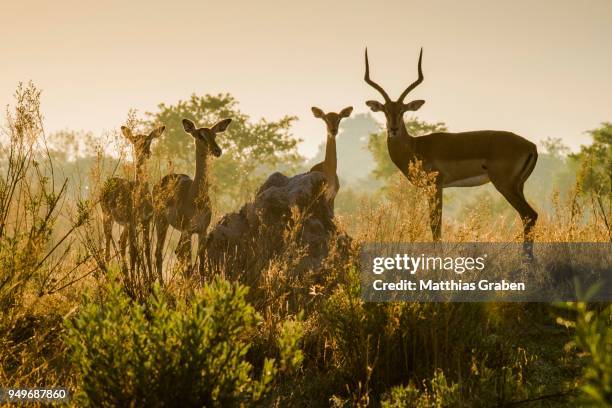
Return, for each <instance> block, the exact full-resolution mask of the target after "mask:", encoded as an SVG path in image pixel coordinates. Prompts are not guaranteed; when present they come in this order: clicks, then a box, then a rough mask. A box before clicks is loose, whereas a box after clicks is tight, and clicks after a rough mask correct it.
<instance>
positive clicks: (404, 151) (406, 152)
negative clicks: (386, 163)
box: [387, 120, 416, 175]
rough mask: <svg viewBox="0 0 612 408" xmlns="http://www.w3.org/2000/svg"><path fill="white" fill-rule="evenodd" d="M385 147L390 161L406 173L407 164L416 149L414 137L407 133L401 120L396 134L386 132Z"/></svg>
mask: <svg viewBox="0 0 612 408" xmlns="http://www.w3.org/2000/svg"><path fill="white" fill-rule="evenodd" d="M387 148H388V149H389V156H390V157H391V161H392V162H393V163H394V164H395V165H396V166H397V167H398V168H399V169H400V170H401V172H402V173H404V174H405V175H407V174H408V165H409V163H410V161H411V160H413V159H414V158H415V157H416V149H415V138H414V137H412V136H410V135H409V134H408V130H407V129H406V123H405V122H404V121H403V120H402V126H400V129H399V134H398V135H397V136H393V137H391V136H389V132H387Z"/></svg>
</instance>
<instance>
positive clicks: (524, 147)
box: [364, 48, 538, 257]
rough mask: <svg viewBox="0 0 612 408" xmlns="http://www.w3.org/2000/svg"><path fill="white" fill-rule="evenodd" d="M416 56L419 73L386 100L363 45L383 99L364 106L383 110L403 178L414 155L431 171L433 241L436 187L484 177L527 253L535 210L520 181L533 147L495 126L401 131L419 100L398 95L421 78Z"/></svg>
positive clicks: (438, 204) (438, 211) (437, 220)
mask: <svg viewBox="0 0 612 408" xmlns="http://www.w3.org/2000/svg"><path fill="white" fill-rule="evenodd" d="M422 58H423V49H422V48H421V53H420V54H419V63H418V74H419V77H418V79H417V80H416V81H414V82H413V83H412V84H411V85H409V86H408V87H407V88H406V89H405V90H404V92H402V94H401V95H400V97H399V98H398V99H397V101H392V100H391V98H389V95H388V94H387V92H385V90H384V89H383V88H382V87H381V86H380V85H378V84H377V83H376V82H374V81H372V80H371V79H370V67H369V62H368V50H367V48H366V52H365V76H364V79H365V81H366V82H367V83H368V84H369V85H371V86H372V87H373V88H374V89H376V90H377V91H378V92H380V94H381V95H382V97H383V98H384V103H380V102H378V101H367V102H366V105H368V106H369V107H370V109H371V110H372V111H373V112H384V114H385V117H386V121H387V147H388V149H389V156H391V160H392V161H393V163H394V164H395V165H396V166H397V167H398V168H399V169H400V171H401V172H402V173H403V174H404V175H405V176H406V177H408V165H409V163H410V162H412V161H415V160H420V161H421V163H422V166H423V170H425V171H427V172H431V173H434V174H436V175H437V176H436V178H435V187H436V193H435V195H434V197H431V198H430V200H429V201H430V202H429V205H430V221H431V230H432V233H433V238H434V240H439V239H440V235H441V233H442V229H441V227H442V189H443V188H445V187H472V186H479V185H482V184H485V183H488V182H489V181H490V182H491V183H493V185H494V186H495V188H496V189H497V190H498V191H499V192H500V193H501V194H502V195H503V196H504V197H505V198H506V200H508V202H509V203H510V204H511V205H512V206H513V207H514V209H515V210H516V211H517V212H518V213H519V215H520V216H521V220H522V221H523V227H524V240H525V243H526V245H525V250H526V252H527V255H528V256H529V257H531V256H532V252H531V242H533V236H532V234H531V232H532V229H533V227H534V226H535V223H536V220H537V219H538V213H536V212H535V210H534V209H533V208H532V207H531V206H530V205H529V204H528V203H527V201H526V200H525V196H524V195H523V186H524V184H525V181H526V180H527V178H528V177H529V175H530V174H531V172H532V171H533V168H534V167H535V165H536V161H537V160H538V152H537V149H536V146H535V145H534V144H533V143H531V142H530V141H528V140H526V139H524V138H522V137H520V136H518V135H515V134H514V133H510V132H502V131H496V130H480V131H475V132H461V133H442V132H440V133H432V134H430V135H426V136H421V137H412V136H410V135H409V134H408V132H407V131H406V125H405V123H404V119H403V116H404V112H407V111H416V110H418V109H419V108H420V107H421V106H422V105H423V104H424V103H425V101H423V100H416V101H412V102H409V103H404V98H405V97H406V95H408V93H409V92H410V91H412V90H413V89H414V88H416V87H417V86H418V85H419V84H420V83H421V82H423V71H422V69H421V60H422Z"/></svg>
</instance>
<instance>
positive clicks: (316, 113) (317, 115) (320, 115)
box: [310, 106, 325, 119]
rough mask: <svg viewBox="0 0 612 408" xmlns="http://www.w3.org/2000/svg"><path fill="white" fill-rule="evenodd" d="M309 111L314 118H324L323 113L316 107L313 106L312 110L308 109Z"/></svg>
mask: <svg viewBox="0 0 612 408" xmlns="http://www.w3.org/2000/svg"><path fill="white" fill-rule="evenodd" d="M310 110H311V111H312V114H313V115H314V117H315V118H321V119H323V116H325V114H324V113H323V111H322V110H321V109H319V108H317V107H316V106H313V107H312V108H310Z"/></svg>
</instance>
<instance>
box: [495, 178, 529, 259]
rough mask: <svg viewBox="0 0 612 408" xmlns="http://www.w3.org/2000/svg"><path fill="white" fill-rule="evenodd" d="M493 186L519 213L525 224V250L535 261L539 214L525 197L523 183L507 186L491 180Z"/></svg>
mask: <svg viewBox="0 0 612 408" xmlns="http://www.w3.org/2000/svg"><path fill="white" fill-rule="evenodd" d="M491 181H492V182H493V185H494V186H495V188H496V189H497V191H499V192H500V193H501V194H502V195H503V196H504V198H505V199H506V200H508V202H509V203H510V205H512V207H514V209H515V210H516V212H518V213H519V216H520V217H521V221H522V222H523V242H524V245H523V249H524V251H525V255H526V256H527V258H529V259H533V227H534V226H535V224H536V221H537V220H538V213H537V212H536V211H535V210H534V209H533V208H532V207H531V206H530V205H529V203H528V202H527V200H525V196H524V195H523V183H517V184H515V185H514V186H507V185H503V184H500V183H496V182H495V181H493V180H491Z"/></svg>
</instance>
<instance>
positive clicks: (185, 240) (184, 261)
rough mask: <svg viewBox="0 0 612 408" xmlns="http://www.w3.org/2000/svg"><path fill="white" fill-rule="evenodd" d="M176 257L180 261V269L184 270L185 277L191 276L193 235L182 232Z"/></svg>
mask: <svg viewBox="0 0 612 408" xmlns="http://www.w3.org/2000/svg"><path fill="white" fill-rule="evenodd" d="M175 253H176V256H177V258H178V260H179V264H180V267H181V268H182V269H183V273H184V275H185V276H189V275H191V234H190V233H188V232H181V237H180V238H179V243H178V246H177V247H176V251H175Z"/></svg>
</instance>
